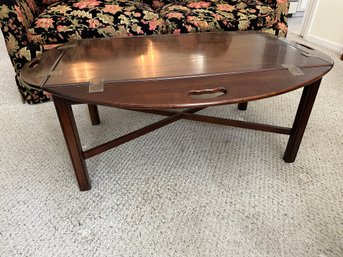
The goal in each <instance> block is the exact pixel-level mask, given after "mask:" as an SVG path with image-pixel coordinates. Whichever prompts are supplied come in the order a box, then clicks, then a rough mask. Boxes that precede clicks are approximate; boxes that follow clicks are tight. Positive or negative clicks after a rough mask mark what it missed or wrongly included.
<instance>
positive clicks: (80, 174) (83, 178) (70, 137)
mask: <svg viewBox="0 0 343 257" xmlns="http://www.w3.org/2000/svg"><path fill="white" fill-rule="evenodd" d="M53 99H54V104H55V108H56V112H57V115H58V119H59V121H60V125H61V128H62V131H63V135H64V139H65V141H66V143H67V146H68V150H69V154H70V158H71V161H72V163H73V166H74V171H75V175H76V178H77V182H78V184H79V188H80V190H81V191H86V190H89V189H90V188H91V184H90V180H89V176H88V171H87V166H86V162H85V159H84V157H83V154H82V147H81V142H80V137H79V133H78V131H77V127H76V123H75V119H74V114H73V110H72V108H71V104H70V102H69V101H68V100H67V99H64V98H60V97H57V96H54V98H53Z"/></svg>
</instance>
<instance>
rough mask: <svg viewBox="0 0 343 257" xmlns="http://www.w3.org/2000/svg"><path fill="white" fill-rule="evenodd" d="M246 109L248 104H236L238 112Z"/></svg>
mask: <svg viewBox="0 0 343 257" xmlns="http://www.w3.org/2000/svg"><path fill="white" fill-rule="evenodd" d="M247 108H248V102H244V103H239V104H238V110H241V111H245V110H246V109H247Z"/></svg>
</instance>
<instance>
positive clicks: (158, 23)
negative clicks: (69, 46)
mask: <svg viewBox="0 0 343 257" xmlns="http://www.w3.org/2000/svg"><path fill="white" fill-rule="evenodd" d="M163 30H164V20H163V19H162V18H161V17H160V16H159V14H158V13H156V12H154V11H153V10H152V9H151V8H150V7H149V6H147V5H146V4H144V3H141V2H133V1H116V0H104V1H100V0H69V1H65V2H58V3H56V4H53V5H50V6H48V7H47V8H46V9H45V10H44V11H43V12H42V13H41V14H40V15H39V16H38V17H37V19H35V20H34V22H33V24H32V25H31V28H30V29H29V40H30V42H33V43H35V44H55V43H65V42H68V41H70V40H73V39H81V38H99V37H123V36H133V35H151V34H160V33H164V31H163Z"/></svg>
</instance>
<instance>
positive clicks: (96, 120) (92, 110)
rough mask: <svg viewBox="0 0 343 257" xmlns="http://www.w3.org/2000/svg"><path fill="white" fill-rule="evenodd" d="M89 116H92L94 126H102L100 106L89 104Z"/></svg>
mask: <svg viewBox="0 0 343 257" xmlns="http://www.w3.org/2000/svg"><path fill="white" fill-rule="evenodd" d="M88 110H89V115H90V116H91V122H92V125H99V124H100V117H99V111H98V106H97V105H95V104H88Z"/></svg>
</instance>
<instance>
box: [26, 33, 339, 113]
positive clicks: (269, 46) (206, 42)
mask: <svg viewBox="0 0 343 257" xmlns="http://www.w3.org/2000/svg"><path fill="white" fill-rule="evenodd" d="M332 66H333V62H332V60H331V59H330V58H329V57H328V56H326V55H324V54H322V53H320V52H318V51H315V50H313V49H311V48H308V47H306V46H304V45H300V44H296V43H291V42H288V41H287V40H285V39H279V38H277V37H274V36H270V35H268V34H264V33H260V32H212V33H195V34H181V35H160V36H142V37H127V38H106V39H85V40H80V41H74V42H70V43H67V44H65V45H61V46H59V47H56V48H54V49H52V50H49V51H47V52H45V53H44V54H43V55H42V56H40V57H38V58H35V59H33V60H32V61H31V62H30V63H28V64H27V65H26V66H25V67H24V68H23V69H22V71H21V79H22V80H23V81H24V82H25V83H27V84H28V85H30V86H33V87H37V88H42V89H43V90H45V91H48V92H50V93H52V94H56V95H59V96H62V97H64V98H68V99H71V100H74V101H80V102H85V103H95V104H103V105H109V106H115V107H122V108H137V109H140V108H152V109H154V108H184V107H191V106H199V107H200V106H211V105H220V104H228V103H236V102H243V101H251V100H256V99H261V98H265V97H270V96H273V95H278V94H282V93H285V92H288V91H291V90H294V89H297V88H299V87H302V86H306V85H308V84H310V83H312V82H314V81H316V80H318V79H319V78H321V77H322V76H324V75H325V74H326V73H327V72H328V71H329V70H330V69H331V68H332Z"/></svg>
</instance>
